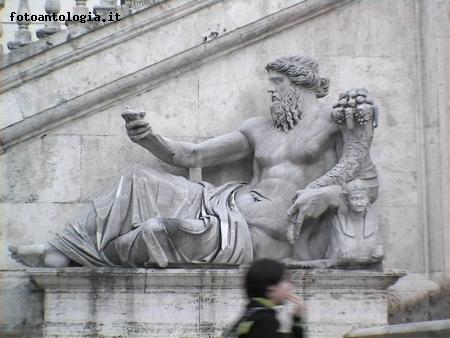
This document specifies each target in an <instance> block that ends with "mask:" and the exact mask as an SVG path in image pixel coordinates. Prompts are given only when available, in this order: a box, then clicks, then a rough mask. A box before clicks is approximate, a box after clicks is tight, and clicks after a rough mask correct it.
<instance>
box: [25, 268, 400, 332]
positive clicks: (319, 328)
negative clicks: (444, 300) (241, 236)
mask: <svg viewBox="0 0 450 338" xmlns="http://www.w3.org/2000/svg"><path fill="white" fill-rule="evenodd" d="M244 273H245V270H243V269H215V270H212V269H190V270H185V269H167V270H153V269H150V270H144V269H120V270H114V269H100V270H96V271H92V270H88V269H82V268H75V269H74V268H69V269H32V270H30V274H31V276H32V279H33V280H34V281H35V282H36V283H37V285H38V286H39V287H40V288H42V289H43V290H44V291H45V310H44V312H45V322H44V328H43V332H44V337H53V336H58V335H62V334H63V335H64V336H66V337H80V336H84V335H96V336H99V335H106V336H127V337H142V336H150V337H155V338H156V337H219V336H220V334H221V333H222V331H223V329H224V328H225V327H227V326H229V325H231V324H232V323H233V321H234V320H236V318H237V317H239V314H240V310H241V309H242V308H243V305H244V303H245V302H246V300H245V298H244V293H243V289H242V281H243V277H244ZM401 275H402V274H399V273H393V272H385V273H378V272H363V271H338V270H334V271H333V270H321V271H312V272H311V271H306V270H302V271H300V270H292V271H291V279H292V281H293V283H294V285H295V287H296V288H297V290H298V292H300V293H302V294H303V295H304V298H305V302H306V307H307V309H308V313H307V322H308V323H310V325H311V326H310V335H309V336H310V337H314V338H319V337H339V336H342V335H343V334H344V333H345V332H347V331H349V330H350V329H352V328H358V327H366V326H369V325H385V324H386V323H387V297H386V291H385V290H386V288H387V287H388V286H389V285H391V284H393V283H394V282H395V281H396V280H397V279H398V278H399V277H400V276H401ZM67 309H70V311H68V310H67ZM368 313H370V316H368V315H367V314H368Z"/></svg>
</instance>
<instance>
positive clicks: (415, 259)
mask: <svg viewBox="0 0 450 338" xmlns="http://www.w3.org/2000/svg"><path fill="white" fill-rule="evenodd" d="M377 203H378V202H377ZM377 210H378V219H379V223H380V227H381V231H382V234H383V243H384V250H385V257H384V261H383V266H384V268H385V269H393V268H397V269H405V270H408V271H417V272H424V243H423V233H424V229H423V224H421V223H420V222H419V214H418V208H417V206H416V205H410V206H378V205H377Z"/></svg>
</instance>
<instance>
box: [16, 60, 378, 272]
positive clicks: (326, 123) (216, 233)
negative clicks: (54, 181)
mask: <svg viewBox="0 0 450 338" xmlns="http://www.w3.org/2000/svg"><path fill="white" fill-rule="evenodd" d="M266 69H267V71H268V80H269V88H268V93H269V95H270V97H271V100H272V104H271V106H270V117H255V118H252V119H249V120H247V121H245V122H244V123H243V124H242V126H241V127H240V128H238V129H237V130H236V131H232V132H229V133H227V134H225V135H222V136H217V137H214V138H211V139H209V140H206V141H203V142H201V143H198V144H194V143H188V142H177V141H174V140H170V139H168V138H165V137H163V136H161V135H158V134H157V133H156V132H154V131H153V130H152V128H151V127H150V125H149V123H148V122H147V121H146V120H145V119H144V117H145V116H144V115H145V114H144V113H140V112H133V111H131V110H129V109H128V110H127V111H126V112H124V114H123V117H124V119H125V121H126V124H125V127H126V130H127V133H128V136H129V137H130V139H131V140H132V141H133V142H134V143H136V144H138V145H140V146H142V147H144V148H145V149H147V150H148V151H149V152H150V153H152V154H153V155H154V156H156V157H157V158H159V159H161V160H163V161H165V162H167V163H169V164H171V165H174V166H178V167H182V168H199V167H200V168H201V167H208V166H213V165H214V166H216V165H220V164H225V163H229V162H233V161H239V160H242V159H244V158H248V157H250V158H251V159H252V160H253V177H252V179H251V181H250V182H248V183H242V182H228V183H226V184H224V185H222V186H219V187H214V186H213V185H211V184H210V183H208V182H203V181H202V182H192V181H189V180H187V179H185V178H184V177H180V176H174V175H170V174H168V173H164V172H159V171H156V170H152V169H141V170H134V171H133V172H131V173H128V174H126V175H124V176H122V177H121V178H120V180H119V183H118V185H117V187H115V188H114V189H113V190H111V191H109V192H108V193H106V194H104V195H103V196H100V197H98V198H96V199H95V200H94V201H93V202H92V205H91V207H90V208H89V210H87V211H86V213H85V214H83V215H81V216H80V217H79V218H78V219H76V220H73V221H71V222H70V223H69V224H68V226H67V228H66V230H65V231H64V232H63V233H62V234H60V235H58V236H56V237H55V238H54V239H53V240H51V241H50V242H49V243H46V244H34V245H18V246H15V245H13V246H10V251H11V254H12V256H13V257H14V258H15V259H17V260H18V261H20V262H22V263H24V264H26V265H31V266H37V265H40V266H53V267H63V266H68V265H69V264H71V262H75V263H77V264H80V265H83V266H89V267H101V266H124V267H149V266H159V267H167V266H171V265H177V264H183V263H194V264H232V265H240V264H248V263H250V262H251V261H252V260H253V259H255V258H264V257H269V258H274V259H292V260H295V261H314V260H323V259H325V258H327V257H328V255H334V254H331V253H330V252H334V251H336V248H337V247H339V245H341V246H345V245H347V244H346V242H343V241H341V242H337V241H336V239H337V238H338V237H339V236H336V235H333V234H334V233H333V231H335V226H334V224H335V215H336V211H337V209H338V208H339V207H340V206H341V203H342V199H341V195H342V191H343V187H344V186H345V184H346V183H347V182H349V181H352V180H355V179H360V181H359V182H361V184H362V185H364V186H365V187H367V189H368V193H369V196H370V201H371V203H373V202H374V201H375V199H376V197H377V191H378V181H377V173H376V170H375V166H374V165H373V163H372V161H371V159H370V152H369V151H370V145H371V141H372V137H373V128H374V127H375V126H376V123H377V109H376V107H375V106H374V105H373V102H372V100H371V99H370V97H369V96H368V93H367V91H366V90H364V89H359V90H350V91H348V92H346V93H343V94H342V95H341V96H340V98H339V102H338V103H337V104H336V105H335V107H334V109H333V110H332V112H331V117H330V109H329V108H327V107H326V106H324V105H323V104H321V103H319V100H318V99H319V98H321V97H324V96H325V95H326V94H327V92H328V85H329V81H328V79H325V78H322V77H320V76H319V66H318V63H317V62H316V61H315V60H313V59H312V58H310V57H305V56H294V57H283V58H280V59H277V60H275V61H274V62H270V63H269V64H268V65H267V66H266ZM352 210H353V209H352ZM352 219H353V218H352ZM333 236H334V237H333ZM333 240H334V241H333ZM339 243H340V244H339ZM330 245H331V247H333V248H334V249H333V250H331V251H330V249H329V248H330ZM341 251H342V250H341Z"/></svg>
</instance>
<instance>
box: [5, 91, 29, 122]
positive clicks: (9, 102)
mask: <svg viewBox="0 0 450 338" xmlns="http://www.w3.org/2000/svg"><path fill="white" fill-rule="evenodd" d="M0 106H1V107H2V114H1V117H0V129H3V128H5V127H7V126H9V125H11V124H14V123H17V122H20V121H22V120H23V118H24V117H23V115H22V112H21V110H20V108H19V105H18V103H17V101H16V99H15V98H14V96H12V95H11V94H9V93H7V94H5V95H2V96H0Z"/></svg>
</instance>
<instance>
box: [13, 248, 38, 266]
mask: <svg viewBox="0 0 450 338" xmlns="http://www.w3.org/2000/svg"><path fill="white" fill-rule="evenodd" d="M8 249H9V252H10V253H11V257H12V258H13V259H14V260H16V261H17V262H19V263H21V264H24V265H26V266H31V267H36V266H44V256H45V249H46V245H45V244H31V245H10V246H9V247H8Z"/></svg>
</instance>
